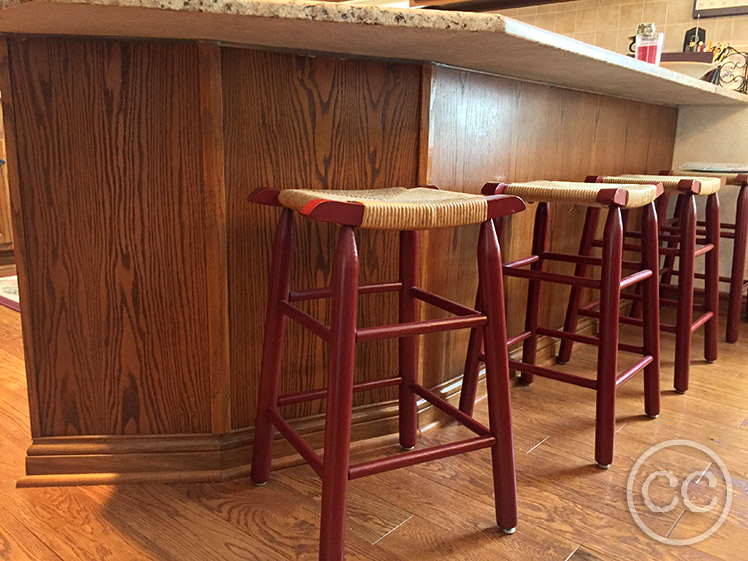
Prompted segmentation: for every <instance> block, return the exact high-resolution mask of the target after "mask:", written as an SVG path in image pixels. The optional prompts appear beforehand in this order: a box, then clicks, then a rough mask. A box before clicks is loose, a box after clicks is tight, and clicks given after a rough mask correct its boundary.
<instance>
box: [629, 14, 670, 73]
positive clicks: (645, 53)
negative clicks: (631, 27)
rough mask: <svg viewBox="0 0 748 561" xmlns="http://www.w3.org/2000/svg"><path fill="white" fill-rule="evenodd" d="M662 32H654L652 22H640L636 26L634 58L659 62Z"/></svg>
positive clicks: (662, 40)
mask: <svg viewBox="0 0 748 561" xmlns="http://www.w3.org/2000/svg"><path fill="white" fill-rule="evenodd" d="M664 42H665V34H664V33H656V32H655V24H654V23H640V24H639V25H637V26H636V51H635V53H636V60H643V61H644V62H649V63H651V64H660V56H661V55H662V45H663V43H664Z"/></svg>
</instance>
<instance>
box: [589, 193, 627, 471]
mask: <svg viewBox="0 0 748 561" xmlns="http://www.w3.org/2000/svg"><path fill="white" fill-rule="evenodd" d="M622 259H623V224H622V221H621V209H620V208H618V207H613V208H611V209H610V210H609V211H608V218H607V220H606V222H605V234H604V235H603V257H602V273H601V279H600V281H601V283H600V344H599V347H598V350H597V421H596V425H595V461H596V462H597V465H598V466H600V467H602V468H607V467H609V466H610V464H611V463H612V462H613V442H614V439H615V433H616V413H615V409H616V377H617V376H618V321H619V314H620V308H619V306H620V300H621V260H622Z"/></svg>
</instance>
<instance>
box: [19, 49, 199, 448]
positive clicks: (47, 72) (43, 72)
mask: <svg viewBox="0 0 748 561" xmlns="http://www.w3.org/2000/svg"><path fill="white" fill-rule="evenodd" d="M9 47H10V48H9V59H10V68H11V73H10V74H11V77H12V80H13V88H12V90H13V91H12V93H13V103H14V109H15V116H14V117H15V124H16V127H17V131H18V133H17V138H16V140H17V146H18V149H17V156H18V168H19V169H20V170H21V177H20V190H19V191H20V195H21V200H20V205H21V207H22V214H23V228H24V230H25V237H26V240H25V241H26V243H25V249H24V250H23V256H22V259H23V260H24V261H25V263H26V277H27V282H28V287H29V288H28V294H27V295H26V296H27V297H28V301H29V304H28V305H29V308H30V310H29V315H30V318H29V324H30V329H31V332H32V334H31V338H30V341H29V343H30V346H31V349H30V351H29V352H30V353H33V355H34V359H35V362H33V363H31V365H30V368H32V370H30V371H29V378H30V379H32V378H33V379H34V383H35V385H36V388H37V391H36V392H35V393H36V395H35V396H33V395H32V398H36V399H38V403H37V404H36V405H35V406H36V407H38V409H39V412H40V426H39V431H38V433H39V434H40V435H42V436H43V435H72V434H153V433H156V434H159V433H160V434H163V433H190V432H208V431H209V430H210V426H211V423H210V387H209V376H208V372H209V354H208V352H207V351H206V349H205V326H206V325H207V318H206V313H207V312H206V290H207V285H206V260H205V249H206V248H205V236H204V222H205V220H204V214H203V213H204V204H205V201H204V197H203V193H202V189H203V185H202V182H203V178H202V170H201V163H200V162H201V157H200V155H201V142H200V132H201V130H200V112H199V108H200V103H199V91H198V89H199V74H198V62H199V61H198V57H197V49H196V46H195V45H194V44H193V45H189V44H168V43H148V42H126V41H112V40H77V39H41V38H34V39H20V38H13V39H9Z"/></svg>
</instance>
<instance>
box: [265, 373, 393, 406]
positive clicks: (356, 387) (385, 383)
mask: <svg viewBox="0 0 748 561" xmlns="http://www.w3.org/2000/svg"><path fill="white" fill-rule="evenodd" d="M402 381H403V379H402V378H401V377H400V376H395V377H393V378H384V379H383V380H371V381H369V382H358V383H357V384H353V391H354V392H363V391H366V390H376V389H379V388H386V387H389V386H397V385H399V384H400V383H402ZM326 397H327V388H320V389H318V390H307V391H304V392H297V393H289V394H286V395H281V396H279V397H278V406H279V407H283V406H284V405H293V404H294V403H301V402H302V401H311V400H313V399H325V398H326Z"/></svg>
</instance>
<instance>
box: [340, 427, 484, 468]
mask: <svg viewBox="0 0 748 561" xmlns="http://www.w3.org/2000/svg"><path fill="white" fill-rule="evenodd" d="M495 443H496V439H495V438H494V437H493V436H491V435H487V436H476V437H475V438H469V439H467V440H460V441H459V442H450V443H449V444H441V445H439V446H432V447H431V448H426V449H425V450H413V451H412V452H403V453H402V454H398V455H397V456H391V457H389V458H381V459H378V460H371V461H369V462H364V463H361V464H357V465H355V466H351V467H350V468H348V479H358V478H359V477H365V476H367V475H374V474H376V473H382V472H384V471H390V470H393V469H397V468H401V467H406V466H412V465H415V464H422V463H424V462H430V461H432V460H439V459H441V458H447V457H449V456H455V455H457V454H464V453H465V452H472V451H473V450H480V449H481V448H488V447H490V446H493V445H494V444H495Z"/></svg>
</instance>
